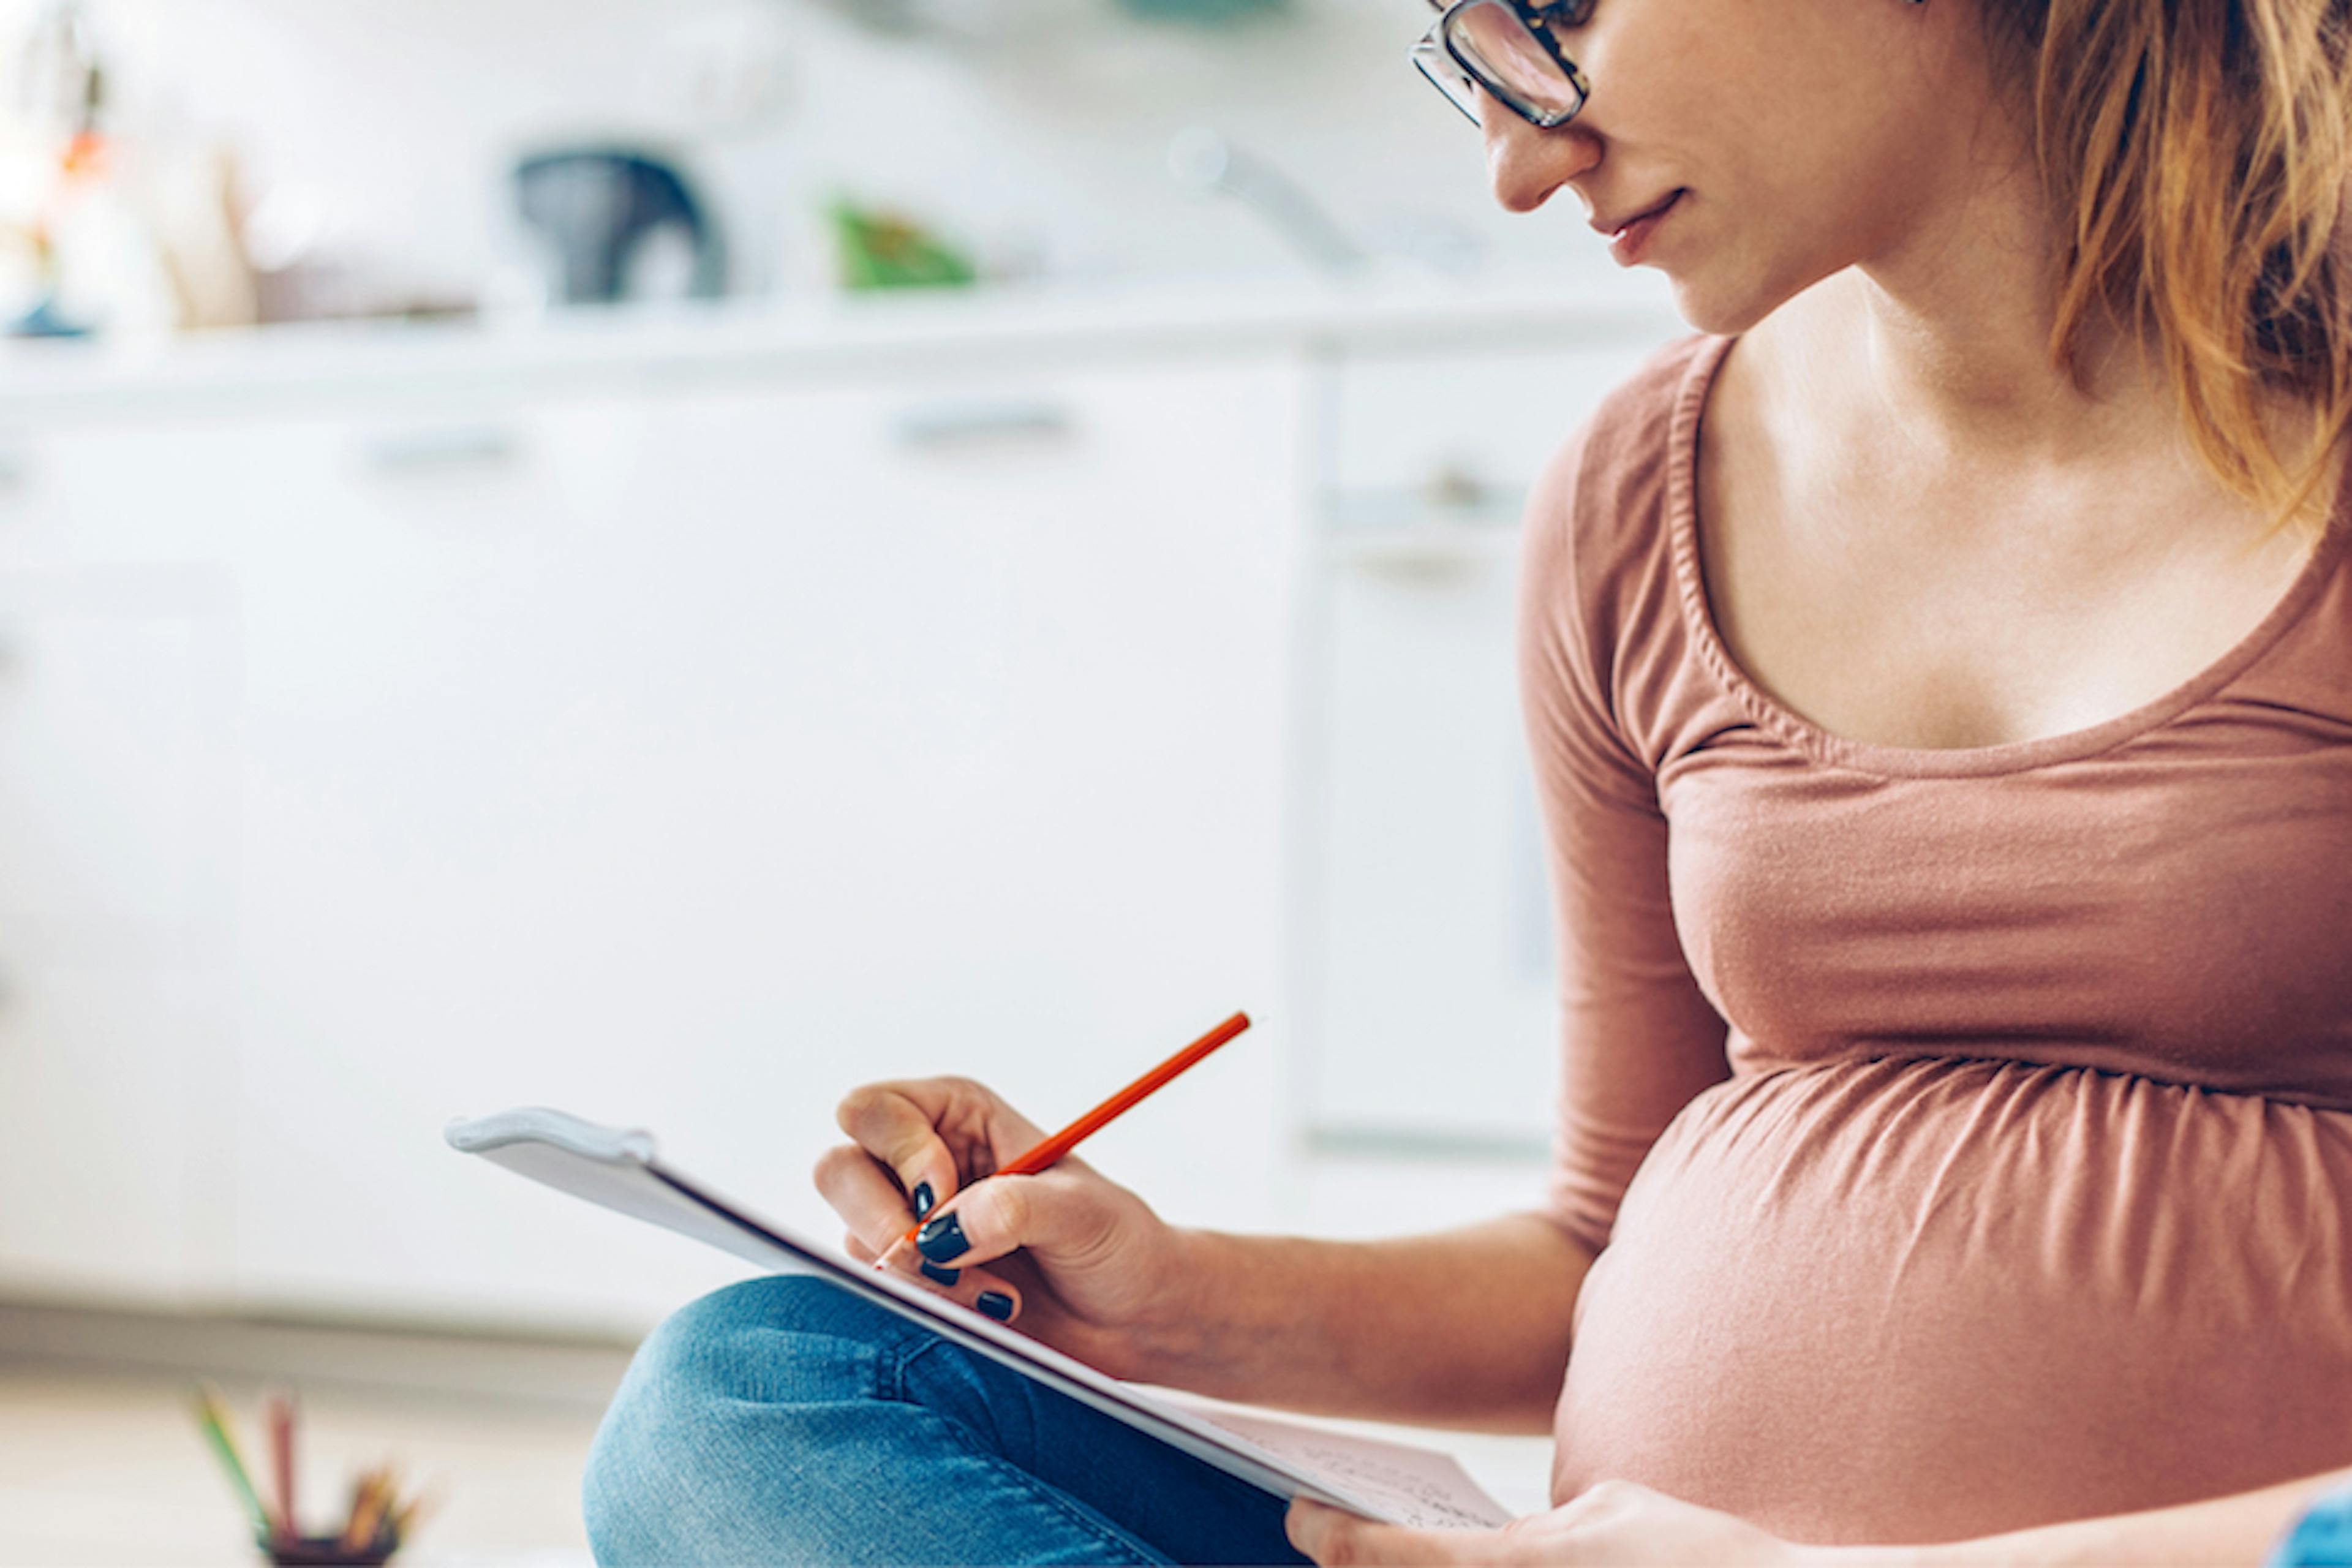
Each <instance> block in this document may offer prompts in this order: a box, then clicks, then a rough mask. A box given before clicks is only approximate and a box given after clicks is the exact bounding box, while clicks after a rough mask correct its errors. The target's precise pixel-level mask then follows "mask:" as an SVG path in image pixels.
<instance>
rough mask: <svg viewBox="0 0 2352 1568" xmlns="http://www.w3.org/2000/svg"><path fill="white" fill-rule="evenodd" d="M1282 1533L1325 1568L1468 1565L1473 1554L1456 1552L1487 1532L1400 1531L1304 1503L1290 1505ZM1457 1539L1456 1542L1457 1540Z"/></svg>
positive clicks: (1394, 1527) (1390, 1526)
mask: <svg viewBox="0 0 2352 1568" xmlns="http://www.w3.org/2000/svg"><path fill="white" fill-rule="evenodd" d="M1282 1528H1283V1532H1284V1533H1285V1534H1286V1535H1288V1536H1289V1537H1290V1543H1291V1544H1292V1545H1293V1546H1295V1547H1297V1548H1298V1550H1299V1551H1300V1552H1304V1553H1306V1554H1307V1556H1309V1557H1311V1558H1313V1559H1314V1560H1315V1561H1316V1562H1318V1563H1322V1564H1324V1565H1325V1568H1336V1565H1338V1564H1342V1563H1347V1564H1354V1563H1467V1562H1473V1561H1475V1560H1476V1558H1475V1554H1473V1553H1471V1552H1456V1550H1455V1548H1456V1547H1457V1546H1461V1547H1466V1546H1469V1545H1471V1544H1472V1542H1471V1541H1470V1539H1469V1538H1470V1537H1473V1536H1478V1535H1486V1534H1491V1533H1492V1532H1491V1531H1429V1530H1402V1529H1400V1528H1398V1527H1397V1526H1395V1525H1392V1524H1375V1523H1374V1522H1373V1521H1370V1520H1369V1519H1364V1518H1360V1516H1358V1515H1356V1514H1352V1513H1349V1512H1346V1511H1345V1510H1340V1509H1336V1508H1327V1507H1326V1506H1324V1505H1323V1504H1321V1503H1319V1502H1311V1501H1309V1500H1307V1499H1306V1498H1303V1497H1302V1498H1293V1499H1291V1500H1290V1511H1289V1512H1288V1513H1287V1514H1286V1515H1284V1517H1283V1521H1282ZM1457 1538H1459V1539H1457Z"/></svg>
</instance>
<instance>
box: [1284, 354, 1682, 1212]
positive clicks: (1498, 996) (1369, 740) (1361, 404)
mask: <svg viewBox="0 0 2352 1568" xmlns="http://www.w3.org/2000/svg"><path fill="white" fill-rule="evenodd" d="M1663 340H1664V329H1661V330H1660V335H1659V337H1658V339H1657V340H1656V341H1663ZM1654 346H1655V342H1654V341H1653V340H1652V339H1651V338H1650V337H1648V336H1647V335H1645V334H1643V332H1640V331H1628V332H1626V333H1624V334H1622V335H1621V336H1620V337H1618V338H1617V339H1615V340H1613V341H1602V342H1596V343H1594V344H1593V345H1591V346H1590V347H1582V348H1580V347H1576V346H1573V345H1570V346H1565V347H1563V346H1558V345H1555V346H1552V347H1550V348H1548V349H1518V350H1511V351H1498V352H1493V353H1452V354H1445V355H1436V354H1412V355H1402V354H1401V355H1391V356H1382V357H1378V358H1373V357H1369V356H1363V357H1358V358H1354V359H1344V360H1341V361H1339V362H1338V363H1335V364H1334V365H1333V366H1332V367H1331V369H1330V370H1329V372H1328V375H1329V378H1330V392H1329V395H1328V403H1329V405H1330V406H1331V407H1332V408H1333V409H1334V410H1335V414H1334V418H1335V421H1336V425H1335V433H1334V435H1333V437H1332V438H1331V439H1330V440H1329V441H1328V443H1327V449H1328V450H1329V451H1330V452H1331V454H1332V458H1331V464H1330V467H1329V468H1328V470H1327V472H1326V474H1325V477H1324V483H1323V487H1322V491H1321V494H1322V502H1321V505H1320V508H1319V515H1318V530H1317V537H1318V545H1319V549H1318V552H1317V555H1316V562H1317V565H1316V568H1315V570H1313V571H1312V572H1311V573H1310V574H1308V576H1307V595H1306V600H1305V605H1306V624H1307V627H1308V628H1309V629H1308V631H1307V635H1306V637H1305V638H1304V642H1305V647H1306V652H1305V654H1304V658H1305V661H1306V667H1307V690H1308V692H1309V694H1310V695H1309V698H1308V700H1307V712H1308V715H1309V716H1308V718H1307V721H1306V723H1305V724H1304V726H1303V727H1302V733H1301V741H1302V756H1303V767H1302V784H1301V789H1302V794H1303V798H1304V800H1305V801H1306V803H1307V806H1306V809H1305V810H1304V811H1302V813H1301V818H1300V820H1301V830H1300V834H1299V838H1298V845H1297V857H1298V859H1297V864H1298V867H1299V872H1298V883H1299V886H1300V889H1301V896H1302V898H1303V899H1304V900H1305V903H1306V907H1307V911H1308V912H1307V918H1306V919H1305V921H1303V926H1304V929H1305V930H1306V931H1307V932H1308V933H1309V936H1308V938H1307V940H1308V942H1309V943H1310V944H1311V945H1310V947H1309V949H1308V951H1307V953H1306V954H1305V955H1304V957H1303V961H1302V965H1301V970H1300V984H1301V986H1302V994H1303V995H1304V998H1305V1001H1304V1004H1303V1005H1304V1011H1305V1016H1304V1018H1303V1020H1302V1032H1303V1033H1304V1035H1305V1037H1306V1040H1307V1052H1306V1056H1307V1066H1306V1070H1305V1074H1304V1076H1305V1079H1306V1086H1307V1087H1306V1089H1305V1093H1304V1098H1305V1105H1304V1107H1303V1121H1304V1122H1305V1131H1306V1137H1307V1144H1308V1146H1309V1148H1310V1149H1312V1150H1314V1151H1316V1152H1318V1153H1319V1154H1323V1155H1327V1156H1329V1157H1331V1158H1332V1160H1333V1161H1335V1162H1336V1163H1335V1164H1334V1165H1333V1167H1332V1174H1331V1175H1330V1177H1329V1183H1328V1184H1336V1185H1335V1187H1334V1190H1339V1189H1348V1190H1352V1188H1353V1185H1354V1184H1355V1178H1354V1177H1352V1176H1350V1175H1349V1174H1347V1173H1348V1172H1349V1170H1352V1169H1359V1168H1361V1167H1362V1166H1363V1165H1364V1163H1365V1162H1367V1161H1372V1162H1377V1161H1379V1160H1381V1159H1383V1158H1387V1159H1406V1160H1412V1159H1416V1158H1418V1159H1436V1160H1441V1161H1444V1160H1452V1161H1456V1162H1461V1161H1468V1162H1470V1163H1472V1164H1473V1165H1474V1166H1475V1164H1476V1163H1479V1162H1484V1161H1491V1160H1493V1159H1495V1158H1496V1157H1497V1156H1502V1157H1506V1158H1509V1157H1517V1158H1518V1159H1520V1160H1523V1161H1524V1160H1531V1159H1536V1158H1539V1157H1540V1153H1541V1151H1542V1149H1543V1147H1544V1144H1545V1142H1546V1140H1547V1137H1548V1134H1549V1124H1550V1120H1551V1113H1552V1099H1551V1090H1552V1087H1553V1084H1554V1081H1555V1078H1556V1067H1555V1061H1556V1054H1557V1050H1558V1042H1557V1037H1556V1018H1557V1006H1556V1001H1555V990H1556V986H1557V981H1556V978H1555V972H1554V967H1553V953H1552V942H1553V938H1552V934H1551V929H1552V928H1551V920H1550V914H1549V892H1548V889H1547V884H1546V874H1547V873H1546V868H1545V865H1544V858H1543V855H1544V851H1543V845H1542V839H1541V835H1540V832H1539V830H1538V826H1537V816H1536V810H1535V803H1534V792H1533V788H1532V784H1531V780H1530V777H1529V772H1528V760H1527V752H1526V747H1525V743H1524V741H1523V739H1522V736H1521V728H1520V719H1519V707H1518V697H1517V671H1516V668H1515V660H1514V657H1513V628H1514V621H1515V608H1516V602H1517V569H1518V553H1517V552H1518V526H1517V524H1518V513H1519V510H1520V508H1521V507H1522V505H1523V504H1524V500H1525V496H1526V493H1527V489H1528V485H1529V484H1530V483H1532V481H1533V480H1534V479H1535V477H1536V475H1537V474H1538V471H1539V470H1540V469H1541V468H1542V466H1543V464H1544V463H1545V462H1546V461H1548V460H1549V458H1550V457H1551V456H1552V454H1553V452H1554V451H1555V450H1556V449H1557V448H1558V447H1559V445H1560V444H1561V443H1562V442H1564V441H1565V440H1566V439H1567V438H1568V437H1569V436H1570V433H1571V432H1573V431H1574V430H1575V428H1576V427H1577V426H1579V425H1580V423H1581V422H1582V421H1583V420H1584V419H1585V418H1586V416H1588V415H1590V413H1591V410H1592V409H1593V407H1594V406H1595V405H1597V404H1598V403H1599V402H1600V400H1601V397H1602V395H1605V394H1606V393H1607V392H1608V391H1609V389H1610V388H1612V386H1614V385H1616V384H1618V383H1619V382H1621V381H1622V380H1623V379H1624V378H1625V377H1626V376H1628V375H1630V374H1632V373H1633V370H1634V369H1635V368H1637V367H1638V366H1639V365H1640V363H1641V362H1642V361H1643V358H1645V357H1646V356H1647V354H1648V353H1650V352H1652V350H1653V349H1654ZM1514 1179H1515V1178H1513V1177H1510V1176H1508V1175H1506V1176H1505V1177H1504V1178H1503V1181H1502V1185H1503V1187H1505V1188H1507V1187H1508V1185H1509V1184H1510V1183H1511V1182H1512V1181H1513V1180H1514ZM1481 1180H1483V1179H1481ZM1474 1184H1475V1182H1474ZM1368 1190H1369V1189H1368ZM1318 1193H1319V1188H1318ZM1530 1201H1532V1199H1530ZM1310 1202H1311V1206H1312V1207H1313V1208H1314V1209H1315V1210H1317V1211H1318V1212H1319V1211H1320V1209H1321V1208H1322V1207H1323V1206H1324V1205H1323V1200H1322V1199H1321V1197H1320V1196H1319V1195H1318V1196H1316V1197H1314V1198H1313V1199H1311V1200H1310Z"/></svg>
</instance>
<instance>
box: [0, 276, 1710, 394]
mask: <svg viewBox="0 0 2352 1568" xmlns="http://www.w3.org/2000/svg"><path fill="white" fill-rule="evenodd" d="M1675 324H1676V319H1675V315H1674V311H1673V304H1672V298H1671V295H1670V294H1669V293H1668V291H1667V289H1666V286H1665V283H1664V279H1662V278H1660V277H1659V276H1658V275H1656V274H1654V273H1646V272H1631V273H1625V274H1621V275H1618V276H1615V277H1602V278H1601V279H1591V278H1584V279H1512V280H1507V281H1499V280H1498V281H1481V282H1476V283H1441V282H1433V281H1425V280H1419V279H1415V280H1406V281H1391V280H1377V279H1367V280H1366V281H1364V282H1362V283H1360V284H1337V283H1319V284H1318V283H1312V282H1300V283H1289V282H1284V281H1279V280H1267V279H1238V280H1234V281H1232V282H1229V283H1223V284H1186V285H1182V286H1178V287H1167V286H1162V287H1152V288H1127V289H1091V290H1083V291H1081V290H1073V289H1052V290H1049V289H1015V288H997V289H974V290H969V291H961V290H960V291H910V292H907V293H897V294H882V295H874V296H864V297H856V298H846V299H841V298H836V299H828V300H815V301H796V302H792V303H772V302H767V301H731V302H728V303H724V304H719V305H711V306H683V307H667V308H663V309H658V310H656V309H622V310H594V311H573V312H570V313H565V314H560V315H554V316H548V317H542V318H537V319H533V320H529V321H512V322H498V321H484V322H462V323H440V324H430V325H417V324H408V323H401V322H381V321H372V322H333V323H318V324H305V325H299V326H279V327H268V328H262V329H259V330H255V331H222V332H206V333H190V334H182V335H178V336H173V337H168V338H161V339H150V340H144V341H124V340H115V341H104V342H7V343H5V344H0V425H10V426H22V425H25V424H27V423H45V422H48V421H51V420H57V419H61V418H90V417H100V418H104V417H110V416H121V415H125V414H138V413H169V412H176V411H189V412H210V411H215V410H220V409H223V408H224V407H225V406H238V407H242V406H248V405H252V404H254V403H280V402H283V401H286V400H289V399H304V398H310V397H314V396H317V395H322V394H330V393H332V394H344V395H348V394H354V393H356V394H361V395H366V394H369V393H383V394H389V395H400V394H401V393H403V392H404V391H417V390H424V389H426V388H445V389H446V387H447V386H449V385H450V384H452V383H453V382H457V383H462V384H466V385H467V386H469V387H472V388H475V389H477V390H491V389H499V388H511V387H514V386H517V385H536V386H544V385H546V384H550V383H557V384H562V385H563V386H565V387H567V388H572V389H581V388H584V387H592V386H610V385H614V384H626V385H637V386H643V385H646V384H659V383H660V382H661V381H663V380H665V379H669V378H671V377H681V378H688V379H695V380H703V379H708V378H709V377H712V376H714V375H716V376H726V375H730V374H742V375H756V376H761V377H763V378H773V377H778V376H785V377H789V376H794V375H801V374H807V375H826V376H838V375H841V374H845V373H850V374H854V373H855V372H856V371H859V370H863V369H867V368H877V369H879V368H885V367H898V368H904V367H905V366H907V365H908V364H920V363H951V362H958V363H969V362H971V361H972V360H973V359H975V358H977V359H981V360H983V361H984V360H985V359H986V358H988V357H989V356H991V355H992V354H1002V353H1005V352H1007V351H1011V350H1018V351H1019V353H1021V355H1022V356H1023V363H1034V362H1035V361H1036V360H1037V359H1038V358H1039V357H1040V356H1045V357H1051V358H1055V359H1093V358H1103V357H1121V358H1164V357H1170V356H1176V355H1183V354H1192V353H1216V354H1219V355H1223V356H1228V357H1230V356H1234V355H1249V354H1253V353H1261V352H1263V353H1299V352H1309V353H1312V352H1327V353H1350V352H1354V353H1414V352H1433V351H1442V350H1445V349H1448V348H1459V349H1463V350H1473V349H1484V350H1497V349H1512V348H1540V347H1544V346H1547V345H1558V346H1559V347H1563V348H1565V347H1569V346H1572V345H1574V344H1576V343H1577V342H1590V341H1595V340H1607V341H1612V342H1625V341H1633V340H1636V339H1643V338H1647V339H1655V338H1657V337H1658V336H1659V335H1660V334H1661V332H1662V331H1672V330H1674V328H1675Z"/></svg>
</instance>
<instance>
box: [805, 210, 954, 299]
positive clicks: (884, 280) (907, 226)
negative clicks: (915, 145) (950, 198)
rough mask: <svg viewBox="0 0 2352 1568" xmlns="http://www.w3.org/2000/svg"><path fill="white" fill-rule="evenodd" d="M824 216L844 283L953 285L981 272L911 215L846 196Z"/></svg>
mask: <svg viewBox="0 0 2352 1568" xmlns="http://www.w3.org/2000/svg"><path fill="white" fill-rule="evenodd" d="M827 216H830V217H831V218H832V220H833V235H834V244H835V248H836V250H837V251H838V252H839V255H840V258H841V286H842V287H843V288H844V289H940V288H950V289H952V288H961V287H963V286H964V285H967V284H970V283H971V282H974V281H976V280H977V279H978V278H979V276H980V273H979V268H976V267H974V266H973V265H972V263H971V258H968V257H966V256H965V255H964V254H963V253H962V252H961V251H959V250H957V249H955V248H954V247H951V246H950V245H949V244H948V243H947V242H946V241H944V240H942V239H940V237H937V236H936V235H933V234H931V233H930V232H929V231H928V230H926V229H925V228H924V227H923V226H921V225H920V224H919V223H917V222H915V221H914V220H913V219H912V218H908V217H902V216H898V214H896V213H887V212H880V211H877V210H874V209H872V208H867V207H860V206H858V205H855V204H854V203H851V202H849V201H847V200H836V201H835V202H834V204H833V205H832V206H831V207H830V208H829V209H828V212H827Z"/></svg>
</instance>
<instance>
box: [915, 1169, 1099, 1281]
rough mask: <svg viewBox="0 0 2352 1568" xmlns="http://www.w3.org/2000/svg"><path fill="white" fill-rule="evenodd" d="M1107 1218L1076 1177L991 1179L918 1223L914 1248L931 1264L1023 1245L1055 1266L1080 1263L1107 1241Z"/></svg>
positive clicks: (978, 1258)
mask: <svg viewBox="0 0 2352 1568" xmlns="http://www.w3.org/2000/svg"><path fill="white" fill-rule="evenodd" d="M1110 1220H1111V1216H1110V1215H1109V1214H1108V1212H1107V1211H1106V1210H1105V1209H1104V1208H1103V1206H1102V1205H1100V1204H1099V1203H1093V1202H1089V1201H1087V1186H1086V1185H1085V1184H1084V1183H1083V1182H1082V1181H1080V1180H1078V1179H1077V1177H1076V1173H1072V1172H1068V1171H1058V1170H1057V1171H1049V1172H1045V1173H1042V1174H1039V1175H1034V1176H991V1177H989V1178H988V1179H986V1180H985V1181H982V1182H977V1183H974V1184H972V1185H971V1186H969V1187H966V1188H965V1189H964V1190H963V1191H962V1192H961V1193H959V1194H956V1195H955V1197H954V1198H953V1199H952V1200H950V1202H949V1203H947V1204H946V1205H943V1206H942V1207H941V1208H940V1211H939V1212H938V1213H937V1214H934V1215H932V1216H931V1217H930V1218H929V1219H928V1220H926V1221H924V1222H923V1224H922V1226H920V1228H919V1229H918V1230H917V1231H916V1233H915V1249H916V1250H917V1251H918V1252H919V1253H921V1254H922V1255H923V1257H924V1258H928V1259H929V1260H930V1261H931V1262H933V1263H950V1264H955V1265H957V1266H959V1267H968V1266H970V1265H971V1264H976V1263H986V1262H989V1261H990V1260H992V1259H993V1258H1003V1256H1004V1255H1005V1254H1007V1253H1009V1252H1013V1251H1017V1250H1018V1249H1020V1248H1022V1247H1035V1248H1037V1249H1039V1251H1040V1252H1042V1253H1046V1254H1051V1255H1053V1256H1054V1257H1055V1261H1056V1262H1079V1261H1083V1260H1084V1259H1085V1258H1086V1256H1087V1252H1088V1250H1089V1249H1090V1248H1091V1247H1097V1246H1101V1245H1105V1244H1107V1243H1108V1240H1109V1237H1110V1233H1111V1223H1110Z"/></svg>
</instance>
